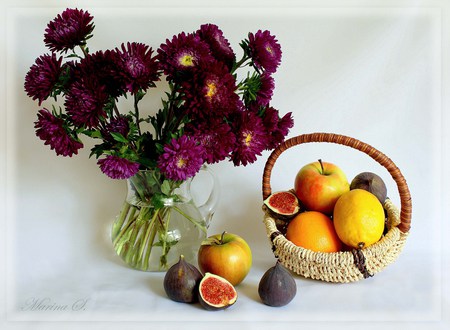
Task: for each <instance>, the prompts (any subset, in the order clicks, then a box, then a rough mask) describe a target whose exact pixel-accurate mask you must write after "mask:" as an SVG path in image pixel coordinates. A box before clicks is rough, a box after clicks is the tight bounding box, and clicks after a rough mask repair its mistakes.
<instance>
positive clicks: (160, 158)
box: [24, 9, 293, 268]
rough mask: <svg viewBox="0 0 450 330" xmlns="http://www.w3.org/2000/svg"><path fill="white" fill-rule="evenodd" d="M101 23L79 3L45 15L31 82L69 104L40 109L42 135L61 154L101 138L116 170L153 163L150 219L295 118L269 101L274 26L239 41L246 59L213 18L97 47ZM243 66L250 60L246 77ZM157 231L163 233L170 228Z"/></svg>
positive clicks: (132, 171) (277, 137)
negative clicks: (186, 28) (156, 42)
mask: <svg viewBox="0 0 450 330" xmlns="http://www.w3.org/2000/svg"><path fill="white" fill-rule="evenodd" d="M93 31H94V24H93V17H92V16H91V15H90V14H89V12H87V11H84V10H79V9H66V10H65V11H64V12H62V13H61V14H60V15H57V16H56V17H55V18H54V19H53V20H52V21H51V22H50V23H49V24H48V25H47V28H46V29H45V34H44V42H45V45H46V46H47V48H48V49H49V51H50V52H49V53H48V54H44V55H42V56H40V57H38V58H37V59H36V62H35V63H34V64H33V65H32V66H31V68H30V70H29V71H28V73H27V75H26V77H25V84H24V87H25V91H26V93H27V95H28V96H29V97H31V98H32V99H33V100H37V101H38V103H39V106H41V105H42V104H43V103H45V105H47V104H48V103H49V102H50V100H52V99H54V100H58V98H62V99H63V105H62V106H56V105H52V106H51V108H50V109H49V108H48V107H42V108H41V109H40V110H39V111H38V115H37V121H36V122H35V129H36V135H37V136H38V137H39V138H40V139H41V140H43V141H44V143H45V144H46V145H49V146H50V148H51V149H53V150H54V151H55V152H56V154H57V155H63V156H69V157H72V156H73V155H76V154H77V153H78V151H79V150H80V149H81V148H83V142H82V140H81V137H83V136H84V137H88V138H92V139H94V140H95V141H98V143H96V144H95V145H94V147H93V148H92V149H91V156H95V157H96V158H97V159H98V165H99V168H100V170H101V171H102V172H103V173H104V174H106V175H107V176H109V177H110V178H113V179H133V178H136V177H139V176H140V175H141V174H140V173H142V172H143V171H152V176H151V177H152V179H151V180H150V182H149V181H148V180H147V181H145V182H141V183H137V184H136V185H135V187H134V189H135V190H136V192H137V193H138V194H141V195H142V196H141V197H142V198H144V195H145V192H144V191H143V190H144V189H146V190H147V191H148V190H151V191H152V195H151V198H150V201H151V202H152V203H153V211H152V212H150V213H149V215H147V216H150V219H153V218H154V216H155V211H156V212H161V210H163V209H164V205H163V204H164V203H162V202H161V201H163V200H165V199H166V198H168V197H173V196H174V191H175V189H177V188H178V187H179V186H180V185H181V184H182V183H183V182H185V181H186V180H188V179H189V178H192V177H193V176H194V175H196V174H197V173H198V171H199V170H200V169H201V168H202V166H203V165H204V164H213V163H217V162H219V161H222V160H226V159H228V160H229V161H232V162H233V164H234V165H236V166H239V165H244V166H245V165H247V164H250V163H253V162H254V161H255V160H256V159H257V157H258V156H260V155H261V153H262V152H263V151H264V150H270V149H273V148H275V147H276V146H277V145H278V144H279V143H280V142H282V141H283V140H284V138H285V136H286V135H287V134H288V132H289V129H290V128H291V127H292V126H293V119H292V116H291V113H287V114H285V115H284V116H280V114H279V111H278V110H276V109H275V108H274V107H272V106H271V105H270V101H271V98H272V95H273V90H274V79H273V73H275V72H276V70H277V68H278V66H279V64H280V62H281V48H280V45H279V43H278V41H277V40H276V39H275V37H274V36H273V35H271V33H270V32H269V31H261V30H259V31H258V32H256V33H249V34H248V38H247V39H244V40H243V41H242V42H241V43H240V46H241V49H242V58H241V59H240V60H237V58H236V54H235V52H234V51H233V49H232V48H231V46H230V44H229V42H228V40H227V39H226V38H225V37H224V35H223V32H222V31H221V30H220V29H219V27H218V26H216V25H214V24H205V25H202V26H200V28H199V29H198V30H197V31H194V32H191V33H185V32H181V33H180V34H178V35H175V36H173V37H172V39H170V40H169V39H167V40H166V41H165V42H164V43H162V44H161V45H160V46H159V48H158V49H157V50H156V51H154V50H153V49H152V48H151V47H150V46H148V45H146V44H144V43H140V42H128V43H126V44H122V45H120V46H119V47H117V48H115V49H109V50H104V51H101V50H99V51H96V52H91V51H90V49H89V48H88V45H87V44H88V40H89V39H90V38H91V37H92V36H93ZM238 70H244V74H243V76H244V77H243V78H242V79H239V78H238ZM159 81H163V82H164V81H165V82H166V85H165V86H166V87H167V91H166V93H165V97H164V98H163V99H162V102H161V108H160V109H157V110H156V111H153V112H152V114H151V115H147V116H142V115H141V112H140V106H141V103H140V102H141V101H142V99H143V98H144V97H146V96H149V97H151V90H152V89H155V88H156V83H157V82H159ZM121 98H127V99H130V98H131V99H132V100H133V101H134V102H133V108H132V109H131V111H129V110H128V109H127V110H125V111H123V109H119V106H118V105H119V101H120V99H121ZM49 99H50V100H49ZM144 126H145V127H147V128H148V127H150V129H146V130H144V129H143V127H144ZM143 177H144V176H143ZM138 182H139V181H138ZM128 218H129V215H128V214H127V215H125V216H124V219H125V220H124V223H128V226H129V221H131V220H132V219H131V218H130V219H128ZM154 222H155V223H156V222H157V221H154ZM148 227H149V226H148ZM147 230H151V229H149V228H147ZM154 230H156V229H154ZM156 233H158V234H159V236H160V239H161V237H162V236H161V235H163V234H164V232H163V234H161V231H160V230H157V232H156ZM125 234H127V235H128V234H129V233H125V232H124V230H123V227H122V226H118V227H117V229H113V239H114V240H115V244H119V245H121V244H120V242H121V239H122V237H124V235H125ZM165 234H167V229H165ZM143 235H145V234H143ZM152 235H153V237H155V233H154V232H150V234H149V236H152ZM128 236H129V235H128ZM138 236H139V235H138ZM172 245H173V244H172ZM167 246H168V248H170V246H171V244H167ZM121 248H123V244H122V245H121ZM138 250H140V248H139V249H138ZM141 252H143V251H141ZM166 255H167V253H163V257H162V258H161V260H160V261H161V263H164V262H165V257H166ZM133 258H134V257H133ZM137 258H138V259H139V258H140V259H144V258H143V257H137ZM140 262H141V260H140ZM142 262H143V261H142ZM140 268H143V267H140Z"/></svg>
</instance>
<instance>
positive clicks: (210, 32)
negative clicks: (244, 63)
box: [197, 24, 236, 70]
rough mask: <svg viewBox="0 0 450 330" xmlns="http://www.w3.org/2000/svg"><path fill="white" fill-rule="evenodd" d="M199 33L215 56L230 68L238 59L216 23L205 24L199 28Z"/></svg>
mask: <svg viewBox="0 0 450 330" xmlns="http://www.w3.org/2000/svg"><path fill="white" fill-rule="evenodd" d="M197 34H198V35H199V36H200V38H201V39H202V40H204V41H205V42H206V43H207V44H208V45H209V47H210V50H211V53H212V55H213V56H214V58H215V59H216V60H218V61H221V62H223V63H225V65H226V66H227V67H228V69H229V70H230V69H231V68H232V67H233V64H234V62H235V61H236V54H235V53H234V51H233V49H232V48H231V46H230V43H229V41H228V40H227V39H226V38H225V37H224V36H223V32H222V31H221V30H220V29H219V27H218V26H217V25H215V24H204V25H201V26H200V29H199V30H197Z"/></svg>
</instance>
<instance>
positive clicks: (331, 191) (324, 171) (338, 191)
mask: <svg viewBox="0 0 450 330" xmlns="http://www.w3.org/2000/svg"><path fill="white" fill-rule="evenodd" d="M294 190H295V194H296V195H297V198H298V199H299V200H300V201H301V202H302V204H303V205H304V206H305V207H306V209H308V210H310V211H319V212H322V213H325V214H327V215H331V214H332V213H333V208H334V204H336V201H337V200H338V198H339V197H340V196H341V195H342V194H343V193H345V192H347V191H349V190H350V184H349V183H348V180H347V177H346V175H345V173H344V172H343V171H342V170H341V169H340V168H339V167H338V166H337V165H335V164H332V163H327V162H323V161H322V160H320V159H319V160H318V161H317V162H313V163H310V164H308V165H305V166H303V167H302V168H301V169H300V170H299V171H298V173H297V176H296V177H295V186H294Z"/></svg>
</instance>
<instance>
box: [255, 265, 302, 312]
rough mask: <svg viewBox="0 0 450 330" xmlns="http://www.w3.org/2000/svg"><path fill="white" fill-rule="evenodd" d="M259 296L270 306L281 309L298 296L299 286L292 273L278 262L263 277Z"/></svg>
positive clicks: (259, 287)
mask: <svg viewBox="0 0 450 330" xmlns="http://www.w3.org/2000/svg"><path fill="white" fill-rule="evenodd" d="M258 294H259V297H260V298H261V300H262V302H263V303H264V304H266V305H268V306H272V307H281V306H285V305H287V304H289V303H290V302H291V301H292V299H294V297H295V295H296V294H297V284H296V283H295V280H294V278H293V277H292V275H291V273H290V272H289V271H288V270H287V269H286V268H284V267H283V266H282V265H281V264H280V263H279V262H278V261H277V263H276V264H275V266H273V267H271V268H269V269H268V270H267V271H266V272H265V273H264V275H263V276H262V277H261V280H260V281H259V286H258Z"/></svg>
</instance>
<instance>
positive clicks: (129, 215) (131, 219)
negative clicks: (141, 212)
mask: <svg viewBox="0 0 450 330" xmlns="http://www.w3.org/2000/svg"><path fill="white" fill-rule="evenodd" d="M127 204H128V203H127ZM129 206H130V205H129ZM130 207H131V206H130ZM136 210H137V208H136V207H134V206H133V207H131V212H130V208H128V210H126V213H123V215H124V218H123V220H122V221H121V222H122V224H123V223H124V222H125V219H128V222H127V223H126V225H125V226H123V228H122V225H121V226H117V227H116V228H114V230H113V232H117V231H118V230H119V228H122V230H121V231H120V233H119V234H118V235H117V236H113V240H114V241H113V244H114V246H115V245H116V244H117V243H118V241H119V240H120V239H121V238H122V237H123V236H124V235H125V234H126V233H127V231H128V229H129V227H130V226H132V225H133V224H134V222H135V219H134V214H135V213H136ZM121 216H122V215H121Z"/></svg>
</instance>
